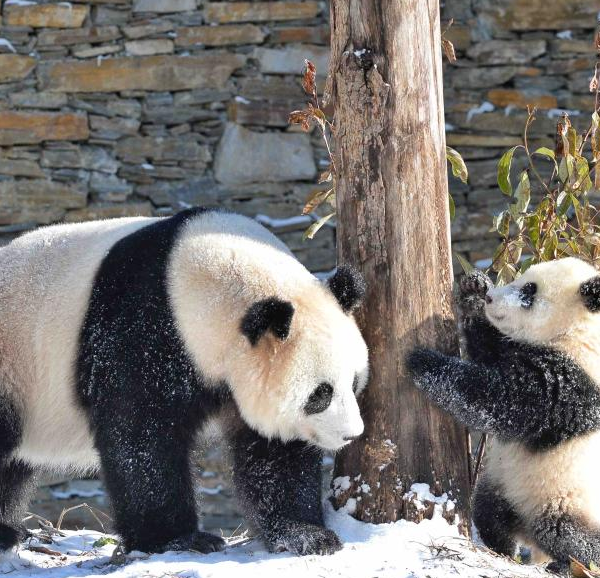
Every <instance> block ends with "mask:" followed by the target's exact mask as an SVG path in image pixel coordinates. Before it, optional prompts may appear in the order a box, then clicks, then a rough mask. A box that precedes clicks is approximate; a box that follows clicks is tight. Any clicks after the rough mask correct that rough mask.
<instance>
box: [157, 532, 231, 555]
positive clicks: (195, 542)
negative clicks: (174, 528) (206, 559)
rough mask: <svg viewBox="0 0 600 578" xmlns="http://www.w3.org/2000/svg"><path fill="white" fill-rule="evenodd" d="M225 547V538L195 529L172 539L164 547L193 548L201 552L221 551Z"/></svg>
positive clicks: (166, 549)
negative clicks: (190, 532) (187, 534)
mask: <svg viewBox="0 0 600 578" xmlns="http://www.w3.org/2000/svg"><path fill="white" fill-rule="evenodd" d="M224 549H225V540H223V538H220V537H219V536H215V535H214V534H209V533H208V532H201V531H200V530H197V531H195V532H194V533H193V534H190V535H189V536H184V537H182V538H177V539H175V540H172V541H171V542H169V543H168V544H166V545H165V547H164V548H163V549H162V551H163V552H167V551H171V550H174V551H180V550H193V551H195V552H200V553H201V554H211V553H212V552H220V551H221V550H224Z"/></svg>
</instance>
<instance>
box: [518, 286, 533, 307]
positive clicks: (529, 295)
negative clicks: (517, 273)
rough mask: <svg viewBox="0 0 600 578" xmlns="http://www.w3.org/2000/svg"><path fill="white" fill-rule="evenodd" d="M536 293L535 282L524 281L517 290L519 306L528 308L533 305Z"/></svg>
mask: <svg viewBox="0 0 600 578" xmlns="http://www.w3.org/2000/svg"><path fill="white" fill-rule="evenodd" d="M536 293H537V284H536V283H525V285H523V287H521V290H520V291H519V297H520V298H521V307H523V308H524V309H530V308H531V307H532V306H533V302H534V300H535V294H536Z"/></svg>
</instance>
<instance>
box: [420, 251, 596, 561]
mask: <svg viewBox="0 0 600 578" xmlns="http://www.w3.org/2000/svg"><path fill="white" fill-rule="evenodd" d="M460 305H461V310H462V322H463V328H464V333H465V338H466V346H467V353H468V356H469V358H470V361H462V360H461V359H459V358H458V357H449V356H446V355H442V354H441V353H438V352H436V351H431V350H427V349H420V350H416V351H415V352H413V353H412V354H411V355H410V356H409V359H408V366H409V369H410V370H411V372H412V374H413V376H414V379H415V383H416V385H417V386H418V387H419V388H420V389H421V390H423V391H424V392H426V393H427V394H428V395H429V397H431V399H432V400H433V401H434V402H436V403H437V404H438V405H439V406H441V407H442V408H444V409H446V410H448V411H450V412H451V413H453V414H454V415H455V416H456V418H457V419H459V420H461V421H462V422H463V423H465V424H466V425H467V426H468V427H470V428H472V429H476V430H482V431H484V432H488V433H490V434H493V436H494V437H493V441H492V444H491V448H490V450H489V453H488V456H487V463H486V467H485V470H484V472H483V475H482V477H481V478H480V480H479V482H478V484H477V487H476V490H475V493H474V497H473V517H474V522H475V525H476V526H477V528H478V530H479V534H480V536H481V538H482V540H483V541H484V542H485V544H486V545H488V546H489V547H491V548H492V549H494V550H496V551H497V552H499V553H502V554H507V555H513V554H514V553H515V547H516V542H515V538H516V537H517V536H521V537H524V538H525V539H526V540H528V541H529V542H530V543H531V544H532V545H533V546H537V547H538V548H539V549H541V550H542V551H543V552H544V553H545V554H546V555H548V556H550V557H552V558H553V559H554V560H555V562H554V563H553V567H554V569H556V570H559V571H566V570H567V569H568V565H569V557H573V558H575V559H577V560H579V561H580V562H582V563H583V564H586V565H588V564H589V563H590V562H591V561H595V562H596V563H598V562H600V491H598V490H599V487H600V485H599V484H600V276H598V273H597V271H596V270H595V269H594V268H593V267H592V266H590V265H588V264H586V263H584V262H583V261H580V260H578V259H574V258H566V259H562V260H558V261H553V262H548V263H543V264H539V265H535V266H533V267H531V268H530V269H528V270H527V271H526V272H525V273H524V274H523V275H522V276H521V277H520V278H519V279H517V280H516V281H514V282H513V283H511V284H510V285H507V286H505V287H499V288H494V287H493V285H492V283H491V281H490V280H489V279H488V278H487V277H486V276H485V275H483V274H482V273H480V272H475V273H472V274H470V275H469V276H467V277H466V278H464V279H463V280H462V282H461V285H460Z"/></svg>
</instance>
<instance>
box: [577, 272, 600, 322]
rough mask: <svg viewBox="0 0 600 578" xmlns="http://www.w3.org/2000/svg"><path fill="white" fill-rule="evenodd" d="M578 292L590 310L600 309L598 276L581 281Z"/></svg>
mask: <svg viewBox="0 0 600 578" xmlns="http://www.w3.org/2000/svg"><path fill="white" fill-rule="evenodd" d="M579 292H580V293H581V295H582V296H583V300H584V302H585V305H586V307H587V308H588V309H589V310H590V311H591V312H592V313H596V312H598V311H600V276H598V277H592V278H591V279H590V280H589V281H586V282H585V283H582V285H581V287H580V288H579Z"/></svg>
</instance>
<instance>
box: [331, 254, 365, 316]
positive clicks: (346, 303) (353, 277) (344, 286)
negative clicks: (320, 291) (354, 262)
mask: <svg viewBox="0 0 600 578" xmlns="http://www.w3.org/2000/svg"><path fill="white" fill-rule="evenodd" d="M327 285H328V286H329V289H330V290H331V292H332V293H333V295H334V296H335V298H336V299H337V301H338V303H339V304H340V306H341V307H342V309H343V310H344V311H345V312H346V313H348V312H350V311H352V310H353V309H355V308H356V307H358V305H360V302H361V301H362V300H363V297H364V296H365V292H366V285H365V281H364V279H363V277H362V275H361V274H360V273H359V272H358V271H357V270H356V269H354V268H353V267H350V266H348V265H340V266H339V267H338V268H337V270H336V272H335V273H334V274H333V276H332V277H330V278H329V280H328V281H327Z"/></svg>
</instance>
